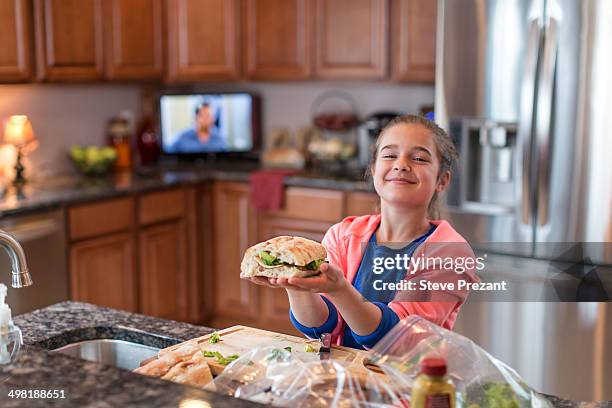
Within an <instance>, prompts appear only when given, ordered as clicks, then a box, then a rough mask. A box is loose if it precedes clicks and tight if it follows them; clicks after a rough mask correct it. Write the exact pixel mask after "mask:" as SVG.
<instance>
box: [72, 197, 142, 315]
mask: <svg viewBox="0 0 612 408" xmlns="http://www.w3.org/2000/svg"><path fill="white" fill-rule="evenodd" d="M133 228H134V200H133V198H131V197H126V198H116V199H111V200H103V201H98V202H94V203H87V204H81V205H76V206H73V207H71V208H69V209H68V237H69V239H70V242H71V245H70V249H69V253H70V288H71V296H70V298H71V299H72V300H78V301H83V302H89V303H94V304H97V305H102V306H108V307H114V308H117V309H123V310H129V311H133V312H135V311H137V309H138V304H137V295H136V259H135V256H134V255H135V248H136V243H135V238H134V234H133Z"/></svg>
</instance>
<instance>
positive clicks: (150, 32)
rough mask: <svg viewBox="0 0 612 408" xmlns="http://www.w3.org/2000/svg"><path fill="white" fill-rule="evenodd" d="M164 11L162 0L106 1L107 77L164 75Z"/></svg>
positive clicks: (149, 77) (135, 77)
mask: <svg viewBox="0 0 612 408" xmlns="http://www.w3.org/2000/svg"><path fill="white" fill-rule="evenodd" d="M161 13H162V5H161V0H106V1H105V2H104V57H105V73H106V77H107V78H109V79H155V78H161V76H162V14H161Z"/></svg>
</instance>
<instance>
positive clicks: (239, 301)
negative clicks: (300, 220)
mask: <svg viewBox="0 0 612 408" xmlns="http://www.w3.org/2000/svg"><path fill="white" fill-rule="evenodd" d="M213 214H214V215H215V217H214V222H213V259H212V264H213V266H212V267H213V276H212V278H213V279H212V282H211V283H212V285H213V288H214V290H213V293H212V294H213V307H212V320H211V321H210V323H209V325H210V326H213V327H227V326H231V325H235V324H244V325H255V326H258V324H257V323H258V320H259V318H260V310H259V287H258V286H257V285H255V284H253V283H251V282H248V281H245V280H243V279H240V261H242V256H243V255H244V252H245V251H246V250H247V248H248V247H250V246H251V245H254V244H255V243H256V240H257V236H256V232H257V230H256V214H255V211H254V210H253V208H252V207H251V206H250V204H249V186H248V184H245V183H230V182H220V183H216V184H215V185H214V188H213Z"/></svg>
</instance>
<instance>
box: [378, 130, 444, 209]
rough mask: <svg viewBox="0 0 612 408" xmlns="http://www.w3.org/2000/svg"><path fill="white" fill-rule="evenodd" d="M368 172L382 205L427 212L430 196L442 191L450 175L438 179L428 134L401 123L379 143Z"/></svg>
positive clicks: (388, 131)
mask: <svg viewBox="0 0 612 408" xmlns="http://www.w3.org/2000/svg"><path fill="white" fill-rule="evenodd" d="M378 146H379V147H378V151H377V155H376V162H375V164H374V166H373V168H372V175H373V176H374V188H375V189H376V192H377V193H378V195H379V196H380V198H381V200H382V201H383V202H386V203H387V204H391V205H394V206H397V205H399V206H405V207H409V208H424V209H427V207H428V205H429V202H430V201H431V198H432V197H433V194H434V192H436V191H437V192H441V191H443V190H444V189H445V188H446V186H447V185H448V183H449V181H450V172H448V171H446V172H445V173H444V174H441V175H439V174H438V173H439V170H440V160H439V158H438V152H437V149H436V144H435V142H434V136H433V135H432V134H431V131H430V130H428V129H426V128H425V127H423V126H421V125H418V124H406V123H401V124H398V125H395V126H393V127H391V128H389V129H387V130H386V131H385V133H384V134H383V135H382V137H381V139H380V140H379V145H378Z"/></svg>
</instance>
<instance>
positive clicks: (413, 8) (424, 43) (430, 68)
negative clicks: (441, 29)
mask: <svg viewBox="0 0 612 408" xmlns="http://www.w3.org/2000/svg"><path fill="white" fill-rule="evenodd" d="M436 15H437V1H419V0H391V16H392V17H391V57H392V58H391V64H392V77H393V79H396V80H399V81H409V82H426V83H433V82H434V80H435V76H436V72H435V63H436Z"/></svg>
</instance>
